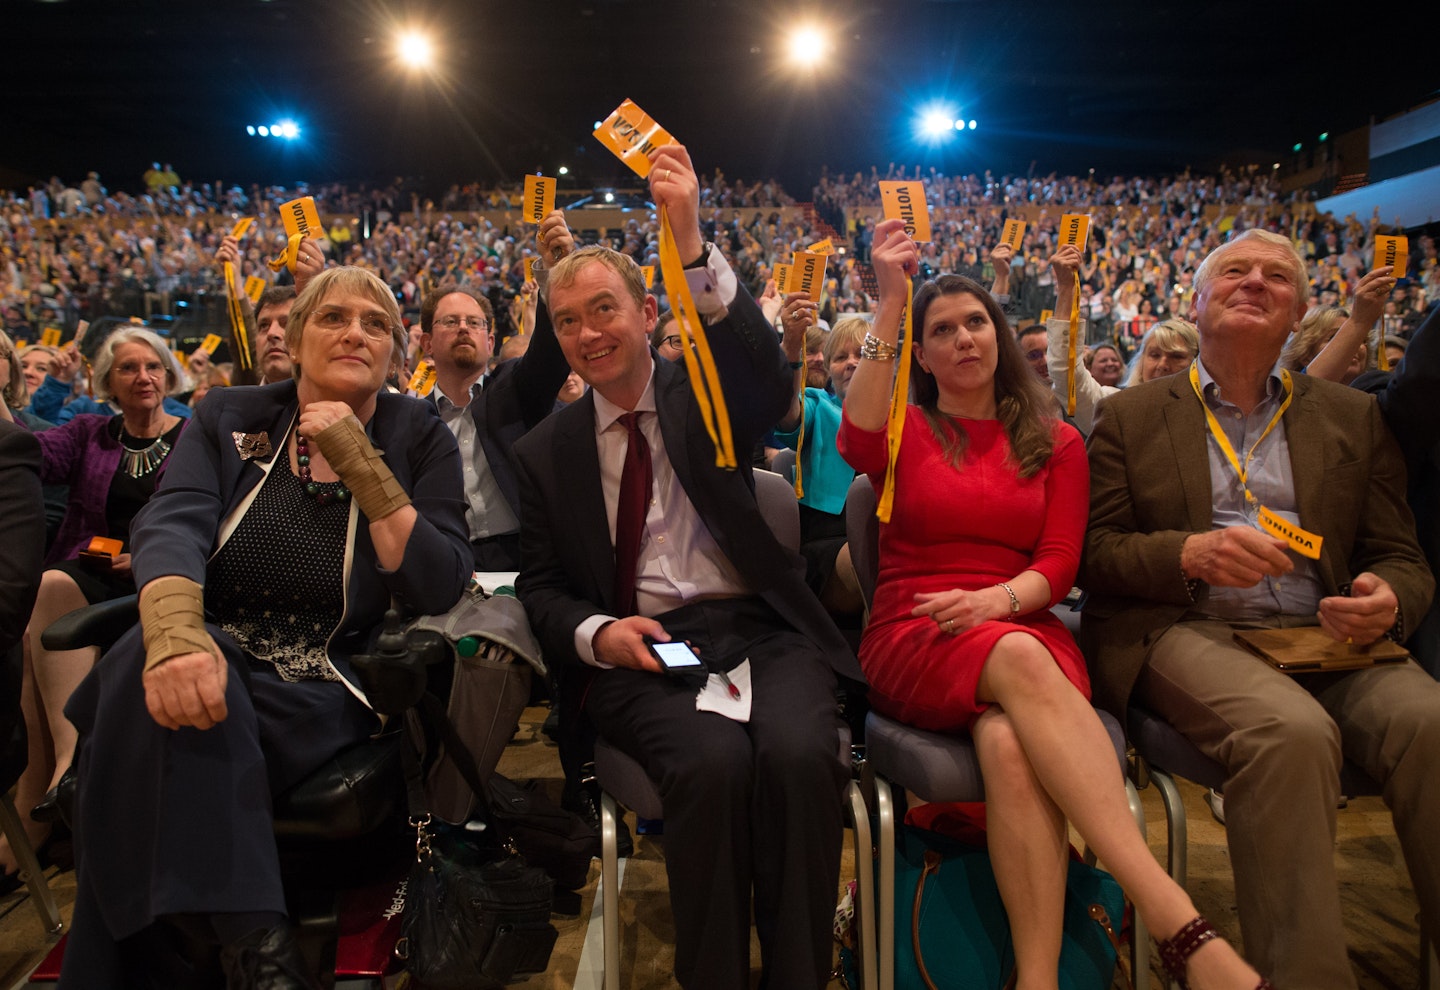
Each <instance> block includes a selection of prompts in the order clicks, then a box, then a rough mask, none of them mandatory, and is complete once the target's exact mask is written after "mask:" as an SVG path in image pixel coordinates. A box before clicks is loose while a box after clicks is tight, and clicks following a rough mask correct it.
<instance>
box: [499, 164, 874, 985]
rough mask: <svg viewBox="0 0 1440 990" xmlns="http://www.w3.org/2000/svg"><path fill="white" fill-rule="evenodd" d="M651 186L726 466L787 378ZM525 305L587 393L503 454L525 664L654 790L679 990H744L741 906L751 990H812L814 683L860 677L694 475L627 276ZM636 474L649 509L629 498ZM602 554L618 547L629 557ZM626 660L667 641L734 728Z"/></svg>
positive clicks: (689, 404)
mask: <svg viewBox="0 0 1440 990" xmlns="http://www.w3.org/2000/svg"><path fill="white" fill-rule="evenodd" d="M653 165H654V167H653V170H652V171H651V173H650V184H651V190H652V193H653V195H654V197H655V202H656V203H657V205H659V206H661V207H662V208H664V209H666V210H667V211H668V213H669V216H670V219H671V221H672V223H673V224H674V243H675V246H676V248H677V251H678V254H679V256H680V261H681V262H682V263H685V264H686V278H687V281H688V283H689V285H690V288H691V292H692V294H693V295H694V297H695V301H696V307H697V309H698V310H699V312H700V314H701V317H702V319H703V320H704V321H705V322H706V324H707V326H708V330H707V331H706V333H707V338H708V340H709V344H710V349H711V351H712V353H713V355H714V359H715V363H716V366H717V367H718V369H719V373H720V378H721V381H722V383H723V388H724V396H725V401H726V404H727V405H728V408H729V415H730V427H731V430H732V432H733V437H734V449H735V450H737V451H741V452H747V451H749V450H750V449H751V448H752V447H753V446H754V444H755V442H756V441H757V440H758V439H759V438H760V437H761V436H763V435H764V434H765V432H766V431H767V430H769V429H770V428H771V427H772V426H773V425H774V424H775V422H776V421H777V420H778V419H779V418H780V416H781V415H782V414H783V413H784V412H785V410H786V409H787V408H788V406H789V402H790V398H791V396H790V386H791V381H792V372H791V371H790V369H789V367H788V366H787V364H786V361H785V358H784V357H783V355H782V354H781V351H780V345H779V339H778V337H777V335H776V333H775V331H774V330H773V328H771V327H770V326H769V325H768V323H767V322H766V320H765V318H764V317H763V316H762V315H761V313H760V310H759V308H758V307H757V306H756V304H755V302H754V300H753V299H751V298H750V296H749V295H748V294H747V293H746V292H745V291H744V289H742V288H740V287H739V286H738V284H737V281H736V278H735V275H734V273H733V272H732V271H731V270H730V268H729V266H728V265H727V264H726V263H725V260H724V258H723V257H722V256H721V254H720V252H719V251H718V250H717V249H716V248H715V247H714V245H711V244H705V243H703V242H702V240H701V236H700V226H699V210H698V188H699V186H698V182H697V180H696V177H695V171H694V168H693V167H692V166H691V164H690V158H689V155H688V154H687V153H686V152H685V149H684V148H682V147H680V146H679V145H667V146H665V147H662V148H660V149H658V150H657V151H656V152H654V153H653ZM547 292H548V305H549V310H550V313H551V317H552V319H553V320H554V321H555V331H556V335H557V336H558V338H559V340H560V345H561V347H562V348H563V350H564V352H565V355H566V357H567V358H568V359H569V361H570V363H571V365H572V366H573V367H574V368H575V369H576V370H577V371H578V372H579V373H580V375H581V376H582V377H583V378H584V379H585V380H586V382H587V383H589V385H590V386H591V388H590V390H589V392H587V393H586V395H585V396H584V397H582V398H581V399H579V400H577V401H576V402H574V403H572V404H571V405H570V406H568V407H567V408H565V409H563V410H561V411H559V412H557V413H555V414H554V415H553V416H551V417H550V418H549V419H547V420H545V422H543V423H541V424H540V426H538V427H536V428H535V429H534V430H532V431H531V432H530V433H529V434H528V435H527V436H526V437H524V438H523V439H522V440H521V441H520V442H519V443H517V444H516V446H515V453H516V458H517V462H518V467H519V473H520V488H521V493H522V499H521V501H522V506H523V511H522V514H521V518H522V528H521V557H522V562H523V567H522V570H521V573H520V578H519V582H518V590H519V593H520V598H521V600H522V601H523V602H524V603H525V606H526V609H527V610H528V612H529V614H530V619H531V623H532V625H533V626H534V627H535V630H536V632H537V634H538V635H539V637H540V640H541V644H542V648H543V649H544V651H545V656H546V658H547V659H549V660H551V661H552V662H553V663H554V664H555V665H557V666H560V667H562V668H564V669H565V676H566V677H567V678H571V679H572V680H571V683H572V684H573V683H575V682H576V681H579V680H583V681H584V684H583V687H582V688H581V690H580V691H579V692H578V693H579V695H580V696H581V697H583V708H584V713H585V714H586V715H587V716H588V717H589V718H590V719H592V720H593V722H594V724H595V726H596V728H597V729H598V731H599V732H600V734H601V735H603V736H604V737H605V738H606V739H607V740H609V741H610V742H612V743H614V744H615V745H616V746H618V747H620V748H621V749H623V750H624V751H625V752H627V753H629V754H630V755H632V756H633V757H634V758H635V759H637V760H638V761H639V762H640V763H641V764H642V765H643V766H644V767H645V769H646V771H647V772H648V773H649V774H650V776H651V777H652V778H653V779H654V780H655V781H656V782H657V784H658V785H659V790H660V794H661V797H662V799H663V802H664V808H665V858H666V867H667V870H668V873H669V880H670V900H671V906H672V908H673V911H674V915H675V928H676V952H675V973H676V977H677V979H678V980H679V982H680V984H681V985H682V986H684V987H686V988H687V990H694V988H711V987H714V988H727V990H737V988H742V987H746V986H748V985H749V982H748V981H749V952H748V949H749V922H750V912H751V893H752V887H753V893H754V913H755V922H756V927H757V929H758V931H759V934H760V944H761V952H762V964H763V969H764V978H763V980H762V986H770V987H787V988H788V987H812V988H818V987H820V986H823V985H824V984H825V983H826V982H827V980H828V979H829V970H830V961H831V945H830V935H829V929H830V920H831V916H832V914H833V911H834V900H835V893H836V886H837V880H838V873H839V857H840V842H841V835H842V830H843V823H842V819H841V794H842V791H843V787H844V783H845V779H844V773H843V771H842V768H841V766H840V763H839V761H838V760H837V759H836V738H837V737H836V728H837V725H838V722H837V715H836V699H835V690H836V677H837V675H839V676H841V677H846V678H850V679H853V680H855V681H859V680H860V677H861V675H860V671H859V665H858V663H857V662H856V660H855V658H854V655H853V654H852V653H851V651H850V650H849V649H848V647H847V646H846V645H845V643H844V640H843V639H842V638H841V636H840V634H839V632H838V631H837V630H836V629H835V627H834V624H833V623H832V622H831V621H830V619H829V617H828V615H827V614H826V613H825V612H824V610H823V609H822V608H821V606H820V604H819V602H818V601H817V600H816V598H815V597H814V595H813V594H812V593H811V592H810V591H809V590H808V589H807V588H806V586H805V583H804V570H803V565H802V564H801V562H800V560H799V557H798V556H797V555H796V554H794V553H790V552H788V551H786V550H785V549H784V548H782V547H781V546H780V545H779V544H778V543H777V542H776V540H775V539H774V537H773V536H772V535H771V532H770V530H769V528H768V527H767V526H766V524H765V522H764V520H763V517H762V516H761V514H760V511H759V509H758V508H757V506H756V503H755V495H754V478H753V475H752V474H751V473H750V469H749V467H748V465H747V464H745V463H744V458H743V457H742V463H741V464H740V466H739V468H738V469H732V470H725V469H723V468H719V467H717V466H716V463H715V462H716V455H715V445H714V443H712V441H711V438H710V436H709V435H708V433H707V430H706V428H705V425H704V422H703V420H702V416H701V412H700V410H699V408H698V406H697V403H696V399H695V395H694V385H693V383H692V382H691V381H690V379H689V377H688V375H687V372H686V369H685V366H684V365H683V364H678V363H676V364H672V363H671V362H669V361H664V360H660V359H658V356H657V355H656V354H655V352H654V351H653V350H652V349H651V347H650V333H651V331H652V330H653V328H654V325H655V320H656V316H657V307H656V303H655V300H654V298H653V297H650V296H647V295H646V293H645V285H644V280H643V278H642V276H641V273H640V269H639V267H638V266H637V265H636V264H635V263H634V261H633V260H631V259H629V258H627V257H625V256H624V255H621V254H619V253H617V252H615V251H611V250H609V249H607V248H586V249H584V250H582V251H579V252H576V253H575V254H573V255H571V256H570V257H568V258H566V259H565V260H564V261H562V262H561V263H560V264H559V265H557V266H556V267H555V268H554V270H553V271H552V272H551V273H550V275H549V282H548V285H547ZM637 416H638V418H635V417H637ZM631 458H633V459H632V460H631V463H630V467H626V466H625V465H626V462H627V459H631ZM632 469H633V470H632ZM647 469H648V474H649V475H650V477H651V479H652V481H651V484H650V485H649V486H648V487H646V486H645V485H644V482H642V481H636V480H633V479H636V478H639V477H641V476H642V475H643V474H645V473H647ZM627 491H628V492H629V493H630V495H636V497H635V498H631V497H629V495H627ZM647 492H648V497H647V495H646V493H647ZM637 493H638V494H637ZM627 507H628V508H629V510H630V511H628V512H627V511H626V508H627ZM617 531H619V532H621V533H625V532H630V533H634V538H633V541H629V543H628V545H629V553H628V555H627V554H626V553H624V552H622V550H623V549H624V546H625V544H626V543H627V540H626V539H625V538H623V537H622V538H621V539H620V540H619V541H617V538H616V535H615V534H616V533H617ZM637 547H638V549H637ZM631 567H633V576H627V577H621V578H619V579H617V577H616V574H617V570H628V569H629V568H631ZM647 639H652V640H656V641H660V642H664V641H668V640H688V641H689V642H690V644H691V645H692V646H693V647H694V648H695V649H696V651H697V652H698V653H699V655H700V656H701V657H702V658H703V659H704V661H705V663H706V666H707V667H708V668H709V669H710V670H711V671H723V672H728V673H729V675H730V678H731V680H732V681H734V682H735V683H736V685H737V687H738V688H739V689H740V693H741V698H742V705H743V704H746V703H748V706H749V713H748V721H738V720H732V719H731V718H729V717H727V716H725V715H722V714H719V713H717V712H714V711H700V710H697V697H696V695H697V687H698V685H697V684H696V683H694V682H690V681H682V680H680V679H677V678H674V677H670V676H667V675H666V674H664V673H663V672H662V670H661V668H660V666H659V665H658V663H657V662H656V660H655V659H654V658H653V657H652V656H651V655H650V653H649V652H648V651H647V647H646V640H647ZM716 683H718V680H717V679H716V678H713V677H712V678H711V679H710V681H709V684H710V686H709V687H707V688H706V691H707V692H709V691H712V690H714V687H713V686H714V684H716ZM705 696H708V695H705Z"/></svg>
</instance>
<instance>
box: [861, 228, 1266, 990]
mask: <svg viewBox="0 0 1440 990" xmlns="http://www.w3.org/2000/svg"><path fill="white" fill-rule="evenodd" d="M904 223H905V222H904V220H903V219H900V218H898V217H897V218H894V219H888V220H885V221H883V222H882V223H881V224H880V225H879V226H878V227H876V229H875V244H874V247H873V249H872V252H871V258H872V260H873V262H874V265H875V272H876V277H877V280H878V281H879V287H880V306H879V309H878V311H877V312H876V314H875V328H874V331H873V333H871V334H869V335H867V337H866V338H865V344H864V350H863V351H862V357H863V360H862V361H861V362H860V367H859V369H858V370H856V372H855V376H854V378H853V380H852V382H851V385H850V391H849V393H848V394H847V396H846V401H845V410H844V411H845V418H844V421H843V423H842V424H841V427H840V435H839V445H840V450H841V453H842V454H844V456H845V457H846V459H847V460H849V461H850V463H851V464H852V465H853V466H854V467H855V469H856V470H857V471H863V472H865V473H866V474H868V475H869V476H870V480H871V482H872V483H873V484H874V485H875V488H876V491H877V493H879V494H880V505H881V509H882V511H883V508H884V494H885V492H884V489H885V487H887V484H888V483H887V481H886V476H887V457H888V456H889V455H890V451H891V450H893V445H894V439H893V438H894V435H895V434H894V429H895V427H894V422H893V419H892V415H891V413H892V410H894V408H895V406H894V403H895V401H896V400H897V399H899V400H902V401H903V399H904V396H903V395H901V396H896V395H895V394H893V392H892V389H893V388H894V387H895V386H892V377H896V376H893V375H892V371H893V370H894V369H895V367H896V362H897V360H898V361H899V362H901V363H900V365H899V367H900V369H901V370H900V371H899V373H898V378H899V379H900V384H899V387H900V388H903V387H904V378H905V370H904V369H905V364H904V361H905V355H904V354H903V353H901V352H900V350H899V349H900V347H902V346H905V345H903V344H902V343H901V342H900V330H901V328H902V324H903V323H905V322H906V317H905V315H904V310H905V308H906V304H907V298H908V290H909V284H908V283H909V280H910V278H912V277H913V276H914V274H915V273H916V272H917V271H918V269H919V252H918V251H917V249H916V246H915V243H914V242H913V241H912V240H911V239H910V238H909V237H908V236H906V234H905V232H904ZM912 322H913V329H912V330H911V338H912V340H913V344H912V345H910V346H911V347H912V355H911V359H912V360H914V361H915V362H916V363H917V364H918V368H914V369H911V373H912V374H913V375H914V381H913V388H912V389H911V392H910V397H911V398H912V399H913V402H912V403H911V404H909V405H906V406H904V407H903V409H902V410H901V412H902V413H903V415H904V416H905V420H904V432H903V433H902V434H901V439H902V440H903V443H901V444H900V449H899V453H898V457H897V458H896V460H895V466H894V474H893V490H894V506H893V514H892V515H891V517H890V519H889V521H888V522H882V524H881V527H880V573H879V579H878V581H877V584H876V590H875V600H874V602H873V603H872V606H871V615H870V622H869V624H868V625H867V626H866V629H865V635H864V638H863V639H862V641H861V643H860V657H861V663H862V665H863V666H864V669H865V674H866V676H867V678H869V680H870V684H871V691H870V697H871V702H872V704H873V705H874V707H875V708H876V709H877V710H878V711H882V712H884V713H886V714H887V715H889V716H890V717H891V718H895V719H899V720H901V721H904V722H906V723H907V724H910V725H915V726H918V727H920V728H923V729H929V730H931V731H936V732H969V733H970V735H971V737H972V738H973V740H974V743H975V748H976V752H977V753H978V754H979V759H980V767H981V774H982V776H983V777H984V780H985V791H986V814H987V818H988V822H989V825H990V828H989V830H988V835H989V848H990V859H991V863H992V865H993V866H994V868H995V879H996V883H997V884H998V886H999V888H1000V895H1001V899H1002V901H1003V902H1004V904H1005V908H1006V911H1007V913H1008V915H1009V918H1010V933H1011V936H1012V941H1013V944H1014V949H1015V965H1016V972H1015V977H1016V980H1015V982H1016V984H1017V985H1019V986H1027V987H1028V986H1034V987H1042V986H1047V985H1048V986H1052V987H1053V986H1056V985H1057V984H1058V980H1059V974H1058V967H1059V957H1060V953H1059V945H1060V936H1061V931H1060V928H1061V925H1060V921H1061V913H1062V912H1061V907H1062V902H1063V900H1064V897H1065V861H1066V851H1067V841H1066V819H1067V818H1068V819H1069V820H1070V822H1071V823H1073V825H1074V826H1075V828H1076V830H1077V831H1078V832H1079V833H1080V835H1081V836H1082V837H1083V838H1084V839H1085V841H1086V843H1087V844H1088V845H1089V846H1090V847H1091V848H1093V849H1094V850H1095V851H1096V852H1097V853H1098V854H1099V857H1100V859H1101V860H1102V861H1103V862H1104V863H1105V865H1106V867H1107V868H1108V869H1109V870H1111V871H1112V872H1113V873H1114V874H1115V876H1116V878H1117V879H1118V880H1119V881H1120V883H1121V884H1122V885H1123V886H1124V887H1125V889H1126V892H1127V893H1128V894H1129V895H1130V896H1131V898H1132V899H1133V900H1134V902H1135V905H1136V907H1137V908H1138V910H1139V911H1140V913H1141V914H1142V915H1143V916H1144V918H1145V921H1146V924H1147V925H1148V926H1149V928H1150V931H1152V932H1154V933H1155V934H1156V935H1157V936H1162V937H1167V938H1172V939H1175V940H1176V941H1179V938H1178V937H1177V936H1176V933H1177V932H1182V933H1183V931H1184V930H1185V929H1186V928H1188V927H1189V926H1190V925H1191V924H1194V922H1193V921H1192V919H1194V918H1195V917H1196V912H1195V906H1194V904H1193V903H1191V901H1190V899H1189V897H1187V896H1186V894H1185V891H1184V890H1183V889H1182V888H1181V887H1180V886H1179V885H1177V884H1176V883H1175V882H1174V881H1173V880H1171V878H1170V877H1169V876H1168V875H1167V874H1166V872H1165V871H1164V869H1162V868H1161V867H1160V865H1159V863H1157V862H1156V860H1155V858H1154V857H1153V856H1152V855H1151V854H1150V850H1149V849H1148V848H1147V847H1146V845H1145V841H1144V838H1143V837H1142V836H1141V835H1140V834H1139V833H1138V832H1137V831H1136V830H1135V826H1134V822H1133V821H1132V820H1131V818H1130V812H1129V809H1128V806H1127V803H1126V797H1125V789H1124V786H1123V781H1122V780H1121V778H1120V775H1119V774H1118V773H1116V768H1115V756H1114V748H1113V747H1112V745H1111V743H1110V740H1109V738H1108V737H1107V736H1106V734H1105V729H1104V727H1103V725H1102V724H1101V722H1100V719H1099V717H1098V716H1097V715H1096V714H1095V710H1094V709H1093V708H1092V707H1091V706H1090V703H1089V701H1088V700H1087V696H1088V693H1089V681H1088V678H1087V676H1086V671H1085V660H1084V658H1083V657H1082V656H1081V655H1080V650H1079V649H1078V648H1077V647H1076V645H1075V641H1074V640H1073V639H1072V638H1071V636H1070V634H1069V632H1067V631H1066V629H1065V627H1064V626H1063V625H1061V623H1060V621H1059V619H1057V618H1056V617H1055V616H1054V615H1052V614H1051V613H1050V608H1051V607H1052V606H1053V605H1054V604H1055V603H1056V602H1058V601H1059V600H1060V599H1062V598H1064V597H1065V595H1066V594H1067V593H1068V592H1069V590H1070V587H1071V585H1072V584H1073V583H1074V577H1075V571H1076V567H1077V565H1078V562H1079V556H1080V544H1081V540H1082V536H1083V533H1084V528H1085V508H1086V495H1087V485H1086V480H1087V476H1088V472H1087V470H1086V462H1085V449H1084V445H1083V444H1082V442H1081V440H1080V437H1079V435H1078V434H1077V433H1076V432H1075V430H1074V429H1072V428H1071V427H1069V426H1067V425H1066V424H1064V423H1063V422H1060V421H1059V419H1058V417H1057V416H1056V415H1055V413H1054V406H1053V403H1052V402H1051V401H1050V393H1049V391H1048V390H1047V389H1045V388H1044V387H1043V386H1042V385H1041V384H1040V383H1039V382H1038V381H1037V380H1036V379H1035V377H1034V376H1033V375H1032V374H1031V371H1030V369H1029V368H1028V367H1027V366H1026V364H1025V360H1024V357H1023V355H1022V354H1021V353H1020V348H1019V345H1018V343H1017V342H1016V340H1015V338H1014V336H1013V335H1012V334H1011V333H1010V328H1009V326H1008V325H1007V323H1006V321H1005V317H1004V315H1003V314H1002V313H1001V311H1000V307H999V305H998V304H997V303H996V302H995V300H994V299H993V298H992V297H991V296H990V295H989V293H987V292H986V291H985V290H984V289H983V288H982V287H981V286H980V285H979V284H978V283H976V282H974V281H973V280H971V279H968V278H965V277H963V276H959V275H942V276H940V277H939V278H938V279H934V280H932V281H928V282H926V283H925V284H924V285H923V286H921V287H920V289H919V290H918V291H916V292H915V294H914V302H913V318H912ZM887 426H888V429H887ZM884 518H885V517H884V515H883V514H882V515H881V519H882V520H883V519H884ZM1164 945H1165V943H1164V942H1162V953H1163V952H1164ZM1172 975H1173V976H1175V977H1176V978H1177V979H1178V978H1184V977H1187V976H1188V977H1189V978H1190V980H1191V984H1192V985H1195V986H1206V987H1230V988H1236V990H1238V988H1244V990H1254V988H1256V986H1257V984H1259V985H1260V986H1266V985H1267V984H1264V983H1262V982H1261V981H1260V979H1259V977H1258V976H1257V975H1256V973H1255V971H1254V970H1252V969H1250V968H1249V967H1248V966H1246V965H1245V964H1244V962H1243V961H1242V960H1241V959H1240V958H1239V957H1238V956H1236V954H1235V952H1234V950H1232V949H1231V948H1230V947H1229V946H1228V945H1226V944H1225V943H1224V942H1222V941H1220V940H1218V939H1217V940H1215V941H1214V943H1213V944H1212V945H1207V946H1206V947H1205V948H1204V949H1202V950H1201V951H1200V952H1198V953H1197V954H1196V955H1195V957H1194V959H1193V961H1192V962H1191V964H1190V967H1189V969H1186V968H1185V964H1184V963H1183V961H1182V962H1181V963H1180V964H1179V967H1178V971H1173V972H1172Z"/></svg>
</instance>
